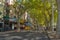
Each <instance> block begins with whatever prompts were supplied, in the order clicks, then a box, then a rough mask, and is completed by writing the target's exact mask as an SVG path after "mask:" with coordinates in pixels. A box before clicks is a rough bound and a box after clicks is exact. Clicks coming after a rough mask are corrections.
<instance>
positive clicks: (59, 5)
mask: <svg viewBox="0 0 60 40" xmlns="http://www.w3.org/2000/svg"><path fill="white" fill-rule="evenodd" d="M56 1H57V6H58V21H57V34H58V35H60V0H56Z"/></svg>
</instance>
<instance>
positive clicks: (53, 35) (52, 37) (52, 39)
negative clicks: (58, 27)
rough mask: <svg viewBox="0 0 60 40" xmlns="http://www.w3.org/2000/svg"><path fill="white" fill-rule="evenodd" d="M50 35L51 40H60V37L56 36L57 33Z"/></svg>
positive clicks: (49, 33) (50, 33)
mask: <svg viewBox="0 0 60 40" xmlns="http://www.w3.org/2000/svg"><path fill="white" fill-rule="evenodd" d="M48 35H49V37H50V39H51V40H60V36H59V35H57V34H56V32H48Z"/></svg>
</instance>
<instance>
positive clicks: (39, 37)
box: [0, 31, 49, 40]
mask: <svg viewBox="0 0 60 40" xmlns="http://www.w3.org/2000/svg"><path fill="white" fill-rule="evenodd" d="M0 40H49V39H48V37H47V36H46V35H44V34H43V33H38V32H29V31H27V32H8V33H5V34H0Z"/></svg>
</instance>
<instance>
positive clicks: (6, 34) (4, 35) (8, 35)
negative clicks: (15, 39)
mask: <svg viewBox="0 0 60 40" xmlns="http://www.w3.org/2000/svg"><path fill="white" fill-rule="evenodd" d="M9 35H10V34H3V35H0V36H9Z"/></svg>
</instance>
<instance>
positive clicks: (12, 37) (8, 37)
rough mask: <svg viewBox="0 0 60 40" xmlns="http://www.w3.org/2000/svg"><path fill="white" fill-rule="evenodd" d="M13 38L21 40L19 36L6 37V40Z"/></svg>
mask: <svg viewBox="0 0 60 40" xmlns="http://www.w3.org/2000/svg"><path fill="white" fill-rule="evenodd" d="M13 38H17V39H22V37H21V36H11V37H6V38H5V39H6V40H12V39H13Z"/></svg>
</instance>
